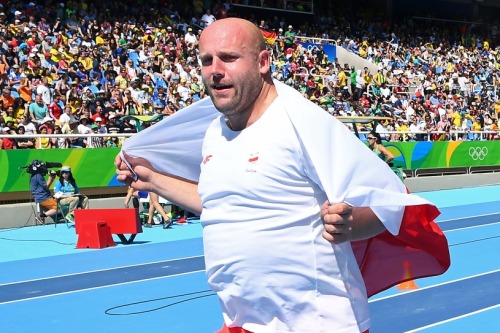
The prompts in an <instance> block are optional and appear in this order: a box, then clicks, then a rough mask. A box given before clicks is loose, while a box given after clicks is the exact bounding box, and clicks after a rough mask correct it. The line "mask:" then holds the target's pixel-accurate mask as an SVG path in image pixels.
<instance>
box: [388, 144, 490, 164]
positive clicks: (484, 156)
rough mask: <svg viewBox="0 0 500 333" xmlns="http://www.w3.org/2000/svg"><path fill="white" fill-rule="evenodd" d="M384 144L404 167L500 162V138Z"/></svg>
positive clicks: (395, 159) (397, 162) (395, 161)
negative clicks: (493, 139)
mask: <svg viewBox="0 0 500 333" xmlns="http://www.w3.org/2000/svg"><path fill="white" fill-rule="evenodd" d="M384 146H385V147H387V149H388V150H389V151H390V152H391V153H392V154H393V155H394V163H395V164H397V166H400V167H402V168H403V169H411V170H416V169H419V168H449V167H470V166H491V165H500V142H499V141H446V142H442V141H439V142H432V141H418V142H404V143H403V142H389V143H386V144H384Z"/></svg>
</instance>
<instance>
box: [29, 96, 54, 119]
mask: <svg viewBox="0 0 500 333" xmlns="http://www.w3.org/2000/svg"><path fill="white" fill-rule="evenodd" d="M28 110H29V114H30V117H31V121H33V122H34V123H38V124H41V122H42V121H43V119H44V118H45V117H47V116H48V114H49V109H48V107H47V105H46V104H45V103H44V102H43V100H42V95H39V94H37V95H36V96H35V101H34V102H32V103H31V104H30V106H29V109H28Z"/></svg>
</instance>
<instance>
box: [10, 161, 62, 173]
mask: <svg viewBox="0 0 500 333" xmlns="http://www.w3.org/2000/svg"><path fill="white" fill-rule="evenodd" d="M60 167H62V164H61V163H57V162H42V161H39V160H33V161H31V163H30V164H29V165H26V166H22V167H19V169H25V170H26V172H27V173H29V174H30V175H32V176H33V175H36V174H40V175H42V176H45V175H46V174H47V172H48V171H49V169H51V168H60ZM50 174H52V175H57V176H60V175H61V172H60V171H59V170H56V171H54V170H51V171H50Z"/></svg>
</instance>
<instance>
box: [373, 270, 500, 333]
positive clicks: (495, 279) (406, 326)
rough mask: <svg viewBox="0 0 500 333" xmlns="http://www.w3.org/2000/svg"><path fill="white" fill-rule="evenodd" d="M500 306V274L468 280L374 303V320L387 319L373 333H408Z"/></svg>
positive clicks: (374, 328) (489, 274)
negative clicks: (499, 304) (408, 332)
mask: <svg viewBox="0 0 500 333" xmlns="http://www.w3.org/2000/svg"><path fill="white" fill-rule="evenodd" d="M455 300H459V301H455ZM499 302H500V271H496V272H490V273H486V274H484V275H480V276H474V277H468V278H465V279H461V280H458V281H452V282H448V283H445V284H442V285H436V286H432V287H428V288H422V289H418V290H416V291H413V292H409V293H405V294H401V295H397V296H394V297H389V298H385V299H381V300H375V301H373V302H370V310H371V313H372V316H373V318H383V320H374V321H373V325H372V327H371V329H370V332H406V331H409V330H413V329H416V328H419V327H423V326H427V325H429V324H432V323H435V322H439V321H444V320H447V319H449V318H453V317H458V316H462V315H465V314H468V313H471V312H474V311H478V310H481V309H484V308H488V307H491V306H495V305H497V304H498V303H499ZM394 323H397V326H396V327H395V325H394ZM464 332H465V331H464ZM478 332H479V331H478Z"/></svg>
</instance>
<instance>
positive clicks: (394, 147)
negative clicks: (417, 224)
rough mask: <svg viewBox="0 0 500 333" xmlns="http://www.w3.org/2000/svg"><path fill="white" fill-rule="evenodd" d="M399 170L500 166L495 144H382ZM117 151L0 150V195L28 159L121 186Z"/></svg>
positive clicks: (25, 178) (18, 178)
mask: <svg viewBox="0 0 500 333" xmlns="http://www.w3.org/2000/svg"><path fill="white" fill-rule="evenodd" d="M385 146H386V147H387V148H388V150H389V151H390V152H391V153H392V154H393V155H394V157H395V158H394V164H395V165H396V166H399V167H402V168H403V169H411V170H415V169H419V168H445V167H469V166H487V165H500V142H499V141H445V142H442V141H439V142H432V141H419V142H389V143H385ZM118 152H119V148H95V149H91V148H87V149H47V150H43V149H27V150H0V170H1V172H0V193H8V192H25V191H29V178H30V177H29V174H27V173H26V172H25V171H24V170H23V169H20V167H21V166H25V165H28V164H30V163H31V161H32V160H40V161H42V162H59V163H62V164H63V165H68V166H70V167H71V169H72V171H73V174H74V176H75V178H76V180H77V182H78V186H79V187H80V188H85V187H111V186H123V184H122V183H120V182H118V181H117V180H116V174H115V167H114V164H113V162H114V159H115V156H116V155H117V154H118Z"/></svg>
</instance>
